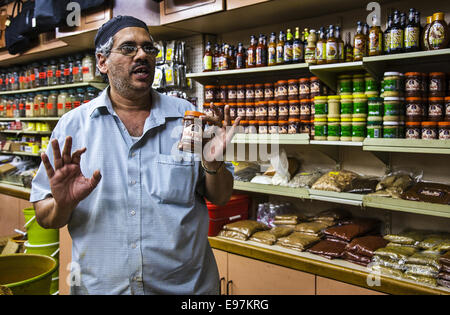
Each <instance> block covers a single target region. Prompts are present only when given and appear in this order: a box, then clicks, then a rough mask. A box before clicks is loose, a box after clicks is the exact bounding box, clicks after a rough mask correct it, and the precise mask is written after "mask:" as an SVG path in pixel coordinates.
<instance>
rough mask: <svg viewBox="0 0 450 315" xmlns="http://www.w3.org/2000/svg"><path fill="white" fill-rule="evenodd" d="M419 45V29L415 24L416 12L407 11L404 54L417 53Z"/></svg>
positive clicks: (412, 10) (412, 9)
mask: <svg viewBox="0 0 450 315" xmlns="http://www.w3.org/2000/svg"><path fill="white" fill-rule="evenodd" d="M419 45H420V28H419V25H417V24H416V11H415V10H414V8H411V9H409V14H408V24H407V25H406V27H405V43H404V46H405V52H413V51H418V50H419Z"/></svg>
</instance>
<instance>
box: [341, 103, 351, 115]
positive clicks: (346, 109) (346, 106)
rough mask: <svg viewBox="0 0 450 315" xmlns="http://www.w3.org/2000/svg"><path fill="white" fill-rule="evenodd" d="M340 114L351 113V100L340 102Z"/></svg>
mask: <svg viewBox="0 0 450 315" xmlns="http://www.w3.org/2000/svg"><path fill="white" fill-rule="evenodd" d="M341 114H353V102H352V103H341Z"/></svg>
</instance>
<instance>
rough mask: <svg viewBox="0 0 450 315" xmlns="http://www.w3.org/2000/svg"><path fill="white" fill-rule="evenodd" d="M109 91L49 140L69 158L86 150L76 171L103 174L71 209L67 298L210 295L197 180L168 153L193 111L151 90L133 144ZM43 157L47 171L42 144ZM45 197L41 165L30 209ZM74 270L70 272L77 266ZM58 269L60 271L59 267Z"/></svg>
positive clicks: (188, 165)
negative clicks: (67, 149)
mask: <svg viewBox="0 0 450 315" xmlns="http://www.w3.org/2000/svg"><path fill="white" fill-rule="evenodd" d="M108 91H109V88H107V89H105V90H104V91H103V92H102V93H101V94H100V96H99V97H97V98H96V99H94V100H92V101H91V102H89V103H86V104H84V105H82V106H80V107H78V108H76V109H73V110H71V111H70V112H68V113H67V114H65V115H64V116H63V117H61V119H60V120H59V122H58V124H57V125H56V127H55V129H54V130H53V133H52V137H51V138H52V139H53V138H56V139H58V141H59V143H60V148H61V150H62V148H63V147H64V142H65V138H66V136H69V135H70V136H72V139H73V144H72V152H74V151H75V150H77V149H80V148H83V147H86V148H87V151H86V152H85V153H84V154H83V155H82V156H81V171H82V173H83V175H84V176H86V177H88V178H89V177H91V176H92V174H93V172H94V171H95V170H97V169H99V170H100V172H101V174H102V179H101V180H100V183H99V184H98V186H97V187H96V188H95V190H94V191H93V192H92V193H91V194H90V195H89V196H88V197H87V198H86V199H84V200H83V201H81V202H80V203H79V204H78V206H77V207H76V209H75V210H74V211H73V213H72V216H71V218H70V221H69V223H68V229H69V232H70V235H71V237H72V261H73V262H75V263H76V264H78V265H79V270H80V271H81V273H80V275H76V274H73V272H74V271H76V269H77V268H73V269H72V280H73V282H72V283H73V285H72V286H71V293H72V294H217V293H218V286H219V276H218V271H217V266H216V262H215V259H214V256H213V254H212V250H211V248H210V246H209V242H208V238H207V235H208V224H209V218H208V210H207V208H206V204H205V201H204V199H203V195H204V191H205V188H204V186H205V181H204V179H205V174H204V171H203V169H202V168H201V165H200V162H199V161H198V160H196V159H194V158H193V156H192V155H191V154H187V155H186V154H185V155H184V156H183V158H181V157H180V156H176V155H174V153H175V152H176V153H177V154H180V152H179V151H178V150H177V149H176V145H177V143H178V141H179V139H180V135H181V131H182V117H183V116H184V112H185V111H186V110H195V107H194V106H193V105H192V104H191V103H189V102H187V101H185V100H182V99H178V98H175V97H170V96H166V95H162V94H160V93H157V92H156V91H153V90H152V108H151V111H150V115H149V117H147V119H146V121H145V125H144V131H143V135H142V137H140V138H139V140H137V141H133V139H132V137H131V136H130V135H129V133H128V131H127V129H126V128H125V125H124V124H123V123H122V122H121V121H120V119H119V117H118V116H117V114H116V113H115V111H114V109H113V107H112V104H111V101H110V98H109V95H108ZM47 154H48V156H49V159H50V161H51V163H52V164H53V153H52V149H51V145H49V147H48V149H47ZM48 196H51V190H50V187H49V181H48V178H47V173H46V171H45V168H44V166H43V164H42V163H41V165H40V167H39V170H38V172H37V174H36V177H35V178H34V179H33V182H32V190H31V197H30V201H31V202H35V201H38V200H42V199H45V198H46V197H48ZM76 264H75V266H78V265H76ZM63 268H65V266H63Z"/></svg>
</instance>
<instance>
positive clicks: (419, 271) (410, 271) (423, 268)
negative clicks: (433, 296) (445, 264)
mask: <svg viewBox="0 0 450 315" xmlns="http://www.w3.org/2000/svg"><path fill="white" fill-rule="evenodd" d="M438 273H439V268H436V267H434V266H429V265H419V264H412V263H406V264H405V274H407V275H416V276H424V277H431V278H437V275H438Z"/></svg>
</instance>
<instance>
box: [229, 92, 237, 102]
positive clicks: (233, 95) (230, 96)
mask: <svg viewBox="0 0 450 315" xmlns="http://www.w3.org/2000/svg"><path fill="white" fill-rule="evenodd" d="M236 96H237V92H236V90H228V99H230V100H234V99H236Z"/></svg>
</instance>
